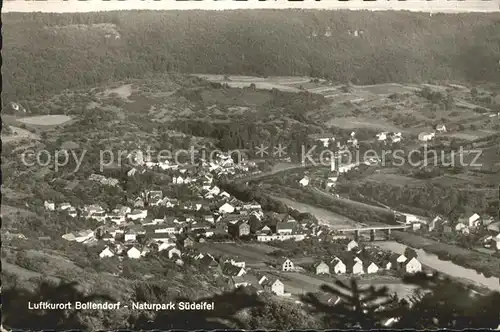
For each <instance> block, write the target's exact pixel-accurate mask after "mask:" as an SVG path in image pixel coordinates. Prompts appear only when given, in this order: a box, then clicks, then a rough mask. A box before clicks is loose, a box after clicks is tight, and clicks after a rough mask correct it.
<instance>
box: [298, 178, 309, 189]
mask: <svg viewBox="0 0 500 332" xmlns="http://www.w3.org/2000/svg"><path fill="white" fill-rule="evenodd" d="M299 184H300V185H301V186H302V187H307V186H308V185H309V178H308V177H307V176H304V177H303V178H302V179H301V180H300V181H299Z"/></svg>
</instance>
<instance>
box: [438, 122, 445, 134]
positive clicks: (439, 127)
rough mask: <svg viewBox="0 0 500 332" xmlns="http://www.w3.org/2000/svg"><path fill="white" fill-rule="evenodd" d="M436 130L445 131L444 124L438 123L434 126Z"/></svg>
mask: <svg viewBox="0 0 500 332" xmlns="http://www.w3.org/2000/svg"><path fill="white" fill-rule="evenodd" d="M436 131H437V132H438V133H445V132H446V126H445V125H444V124H439V125H437V126H436Z"/></svg>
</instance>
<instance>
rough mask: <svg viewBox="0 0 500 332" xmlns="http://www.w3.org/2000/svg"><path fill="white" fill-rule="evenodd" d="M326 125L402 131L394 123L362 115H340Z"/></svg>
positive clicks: (343, 127)
mask: <svg viewBox="0 0 500 332" xmlns="http://www.w3.org/2000/svg"><path fill="white" fill-rule="evenodd" d="M326 125H327V126H328V127H337V128H342V129H361V128H366V129H373V130H380V131H393V132H399V131H404V130H402V129H401V128H399V127H396V126H395V125H392V124H390V123H389V122H386V121H384V120H381V119H371V118H363V117H341V118H333V119H331V120H329V121H328V122H326Z"/></svg>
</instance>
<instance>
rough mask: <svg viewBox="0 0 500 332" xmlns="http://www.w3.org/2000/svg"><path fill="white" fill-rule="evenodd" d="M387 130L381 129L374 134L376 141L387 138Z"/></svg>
mask: <svg viewBox="0 0 500 332" xmlns="http://www.w3.org/2000/svg"><path fill="white" fill-rule="evenodd" d="M387 134H388V132H386V131H383V132H381V133H379V134H377V135H376V137H377V140H378V141H385V140H386V139H387Z"/></svg>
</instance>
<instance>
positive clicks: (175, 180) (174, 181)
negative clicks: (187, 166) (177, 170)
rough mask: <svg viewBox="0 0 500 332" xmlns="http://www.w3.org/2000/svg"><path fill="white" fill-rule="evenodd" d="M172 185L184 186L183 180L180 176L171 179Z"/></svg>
mask: <svg viewBox="0 0 500 332" xmlns="http://www.w3.org/2000/svg"><path fill="white" fill-rule="evenodd" d="M172 181H173V183H174V184H184V178H183V177H182V176H180V175H179V176H178V177H174V178H173V179H172Z"/></svg>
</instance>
